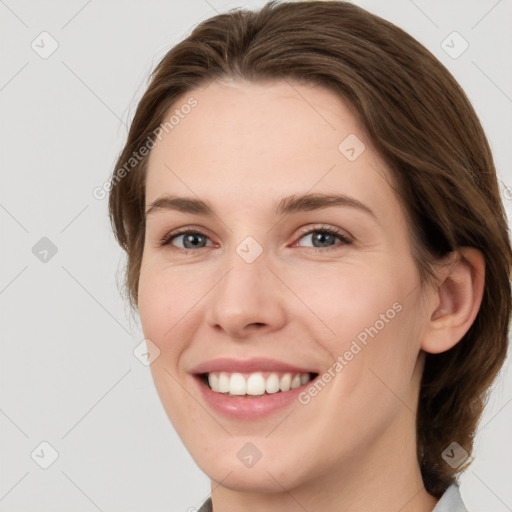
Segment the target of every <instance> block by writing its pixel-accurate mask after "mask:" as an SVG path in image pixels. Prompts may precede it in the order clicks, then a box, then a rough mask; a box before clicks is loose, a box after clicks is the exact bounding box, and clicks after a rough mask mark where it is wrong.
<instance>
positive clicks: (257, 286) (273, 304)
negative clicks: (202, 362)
mask: <svg viewBox="0 0 512 512" xmlns="http://www.w3.org/2000/svg"><path fill="white" fill-rule="evenodd" d="M229 263H230V265H229V268H228V269H227V270H226V272H225V273H224V275H223V277H222V278H221V279H220V281H219V282H218V284H217V285H216V286H215V287H214V288H213V290H212V293H211V294H209V295H210V297H209V303H208V311H207V313H206V321H207V323H208V325H209V326H210V327H211V328H213V329H215V330H217V331H219V332H222V333H224V334H225V335H226V336H229V337H230V338H237V339H244V338H248V337H250V336H251V335H253V334H257V335H258V336H261V335H262V334H264V333H271V332H273V331H276V330H279V329H281V328H282V327H283V326H284V325H285V323H286V308H285V300H286V289H285V287H284V286H283V284H282V283H281V282H280V281H279V279H277V278H276V276H275V271H274V272H273V271H271V270H270V269H269V268H268V267H267V263H268V262H267V260H266V258H265V257H264V254H262V255H261V256H260V257H259V258H258V259H256V260H255V261H253V262H252V263H247V262H245V261H244V260H243V259H242V258H240V257H239V256H238V255H237V254H235V255H234V257H233V258H232V259H230V261H229ZM288 299H289V298H288Z"/></svg>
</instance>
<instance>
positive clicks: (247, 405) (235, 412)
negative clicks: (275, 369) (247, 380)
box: [194, 375, 314, 420]
mask: <svg viewBox="0 0 512 512" xmlns="http://www.w3.org/2000/svg"><path fill="white" fill-rule="evenodd" d="M194 380H195V381H196V382H197V384H198V386H199V389H200V391H201V394H202V395H203V398H204V400H205V401H206V403H207V404H208V405H209V406H210V408H211V409H213V410H214V411H216V412H218V413H220V414H222V415H224V416H227V417H229V418H233V419H240V420H241V419H249V420H254V419H258V418H264V417H266V416H270V415H271V414H272V413H274V412H276V411H279V410H281V409H284V408H285V407H287V406H289V405H290V404H291V403H292V402H294V401H295V400H296V399H297V396H298V395H299V394H300V393H301V392H302V391H304V390H305V389H306V388H307V387H308V386H310V385H311V383H312V382H313V380H314V379H313V380H311V381H309V382H306V384H303V385H302V386H299V387H297V388H295V389H290V390H289V391H279V392H277V393H271V394H265V395H262V396H261V397H260V398H252V397H247V396H241V397H236V396H235V397H231V396H229V395H225V394H224V393H216V392H215V391H213V390H212V389H211V388H210V387H209V386H207V385H206V384H205V383H204V382H203V381H202V380H201V378H200V377H198V376H197V375H195V376H194Z"/></svg>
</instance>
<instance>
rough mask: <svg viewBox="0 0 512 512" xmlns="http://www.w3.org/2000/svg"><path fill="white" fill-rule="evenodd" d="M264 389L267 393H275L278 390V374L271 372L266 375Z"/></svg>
mask: <svg viewBox="0 0 512 512" xmlns="http://www.w3.org/2000/svg"><path fill="white" fill-rule="evenodd" d="M265 391H266V392H267V393H277V392H278V391H279V376H278V375H277V373H271V374H270V375H269V376H268V377H267V382H266V384H265Z"/></svg>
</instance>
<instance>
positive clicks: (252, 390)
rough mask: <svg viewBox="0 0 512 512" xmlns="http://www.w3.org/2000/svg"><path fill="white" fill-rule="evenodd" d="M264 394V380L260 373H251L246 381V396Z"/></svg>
mask: <svg viewBox="0 0 512 512" xmlns="http://www.w3.org/2000/svg"><path fill="white" fill-rule="evenodd" d="M263 393H265V379H264V378H263V375H262V374H261V373H253V374H251V375H250V376H249V378H248V379H247V394H248V395H263Z"/></svg>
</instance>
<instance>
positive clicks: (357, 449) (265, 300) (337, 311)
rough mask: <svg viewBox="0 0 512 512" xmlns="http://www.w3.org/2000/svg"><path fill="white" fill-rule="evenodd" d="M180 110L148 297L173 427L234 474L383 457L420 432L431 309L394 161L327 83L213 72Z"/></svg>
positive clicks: (167, 136)
mask: <svg viewBox="0 0 512 512" xmlns="http://www.w3.org/2000/svg"><path fill="white" fill-rule="evenodd" d="M190 97H194V98H195V100H196V101H197V104H196V105H195V106H194V107H193V108H183V109H182V108H181V107H182V105H185V104H186V103H187V100H188V99H189V98H190ZM176 109H178V110H179V113H178V114H181V115H177V114H175V115H177V117H176V118H175V119H174V121H173V126H174V127H173V128H172V130H169V131H168V133H165V131H164V132H162V137H161V140H158V141H157V144H156V146H155V148H154V149H153V150H152V152H151V155H150V160H149V166H148V174H147V181H146V208H147V210H149V208H150V207H151V206H152V208H151V212H149V213H148V214H147V220H146V233H145V246H144V254H143V260H142V267H141V273H140V285H139V296H138V304H139V311H140V318H141V322H142V326H143V330H144V335H145V337H146V338H147V339H149V340H151V342H152V343H153V344H154V345H156V346H157V347H158V350H159V351H160V352H159V355H158V357H156V359H155V360H154V362H153V363H152V365H151V370H152V374H153V378H154V381H155V384H156V388H157V390H158V393H159V395H160V398H161V400H162V403H163V405H164V407H165V410H166V412H167V414H168V416H169V418H170V420H171V421H172V423H173V425H174V427H175V429H176V431H177V432H178V434H179V435H180V437H181V439H182V440H183V442H184V444H185V445H186V447H187V449H188V450H189V452H190V453H191V455H192V456H193V458H194V459H195V460H196V462H197V464H198V465H199V466H200V467H201V469H202V470H203V471H204V472H205V473H206V474H207V475H209V476H210V478H212V479H213V480H215V481H218V482H222V485H223V486H226V487H230V488H232V489H239V490H252V491H258V492H266V491H268V492H275V491H282V489H283V488H286V489H292V488H294V487H296V486H300V485H307V484H308V483H311V482H313V481H315V479H324V481H327V480H328V477H330V476H332V477H333V478H334V477H336V478H339V475H340V473H343V474H345V476H346V477H348V476H349V475H350V478H354V477H355V475H357V468H358V467H362V466H361V465H366V466H369V465H370V464H371V465H372V467H374V468H375V471H381V470H382V469H383V468H384V469H385V468H387V467H388V465H389V463H390V458H389V457H390V452H391V453H392V455H391V456H392V457H396V456H397V454H396V452H395V451H394V448H395V447H396V446H402V447H404V446H406V447H409V448H411V447H414V446H415V444H414V443H415V437H414V436H415V431H414V428H415V410H416V396H417V390H418V385H419V380H420V376H421V370H422V364H423V360H422V359H421V358H420V359H418V353H419V350H420V343H421V337H422V329H423V326H424V322H425V321H424V317H425V313H424V311H425V309H424V302H423V301H422V297H421V288H420V285H419V277H418V273H417V269H416V267H415V264H414V262H413V259H412V256H411V246H410V240H409V237H408V233H407V225H406V220H405V217H404V214H403V212H402V210H401V208H400V204H399V201H398V199H397V197H396V195H395V193H394V191H393V190H392V188H391V186H390V184H389V178H390V174H389V171H388V170H387V169H386V167H385V165H384V164H383V162H382V161H381V160H380V159H379V156H378V155H377V153H376V152H375V151H374V150H373V149H372V147H371V144H370V142H369V140H368V139H367V138H366V136H365V134H364V132H363V131H362V129H361V127H360V126H359V124H358V123H357V121H356V119H355V117H354V116H353V115H352V114H351V112H350V110H349V109H348V108H347V106H346V105H345V104H344V103H343V102H342V101H341V100H340V99H338V97H337V96H335V95H334V94H333V93H331V92H330V91H328V90H326V89H323V88H319V87H312V86H311V87H310V86H306V85H299V84H293V85H291V84H289V83H287V82H285V81H282V82H272V83H267V84H259V85H256V84H252V83H247V82H241V81H237V82H231V81H224V82H213V83H212V84H210V85H209V86H208V87H207V88H206V89H204V90H199V89H198V90H195V91H192V92H191V93H190V94H186V95H184V96H183V100H180V101H179V102H178V103H177V104H176V105H175V106H174V107H173V112H174V111H175V110H176ZM186 112H188V113H186ZM171 115H172V113H169V115H168V116H167V117H166V121H167V120H168V118H169V117H170V116H171ZM177 119H178V121H176V120H177ZM363 144H364V146H363ZM309 195H312V196H314V197H312V198H310V199H309V200H306V199H301V197H302V196H309ZM171 196H172V198H174V199H176V198H178V197H179V198H188V202H186V201H171V200H170V199H172V198H171ZM327 196H339V198H338V199H337V200H333V199H331V201H330V202H329V200H328V199H326V198H327ZM165 198H167V199H168V200H167V201H165ZM343 198H344V199H343ZM195 202H201V203H200V204H199V205H197V204H194V203H195ZM203 203H206V204H207V205H208V206H209V207H210V208H211V213H210V214H206V212H205V211H204V210H205V208H204V207H203ZM184 228H186V229H187V230H189V231H190V232H191V233H189V234H188V235H183V234H182V233H181V234H180V233H178V230H182V229H184ZM326 230H327V231H326ZM163 239H165V240H167V241H168V243H167V245H160V243H161V241H162V240H163ZM155 353H158V351H156V352H155ZM208 373H209V374H211V376H210V377H209V378H210V380H211V382H212V386H214V387H215V388H217V391H214V390H212V389H210V387H208V385H207V384H206V379H208V376H206V378H205V377H204V374H208ZM297 375H299V377H296V376H297ZM301 375H302V379H301ZM308 377H309V378H311V377H316V378H314V380H310V381H309V382H306V380H307V378H308ZM219 386H220V387H219ZM290 386H294V387H293V389H289V388H290ZM295 386H298V387H295ZM278 389H279V391H278ZM281 389H283V390H284V391H281ZM287 389H289V390H288V391H286V390H287ZM244 393H250V394H244ZM262 393H263V395H262ZM231 395H233V396H231ZM412 450H413V448H412ZM411 453H412V452H411ZM414 457H415V455H414Z"/></svg>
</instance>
